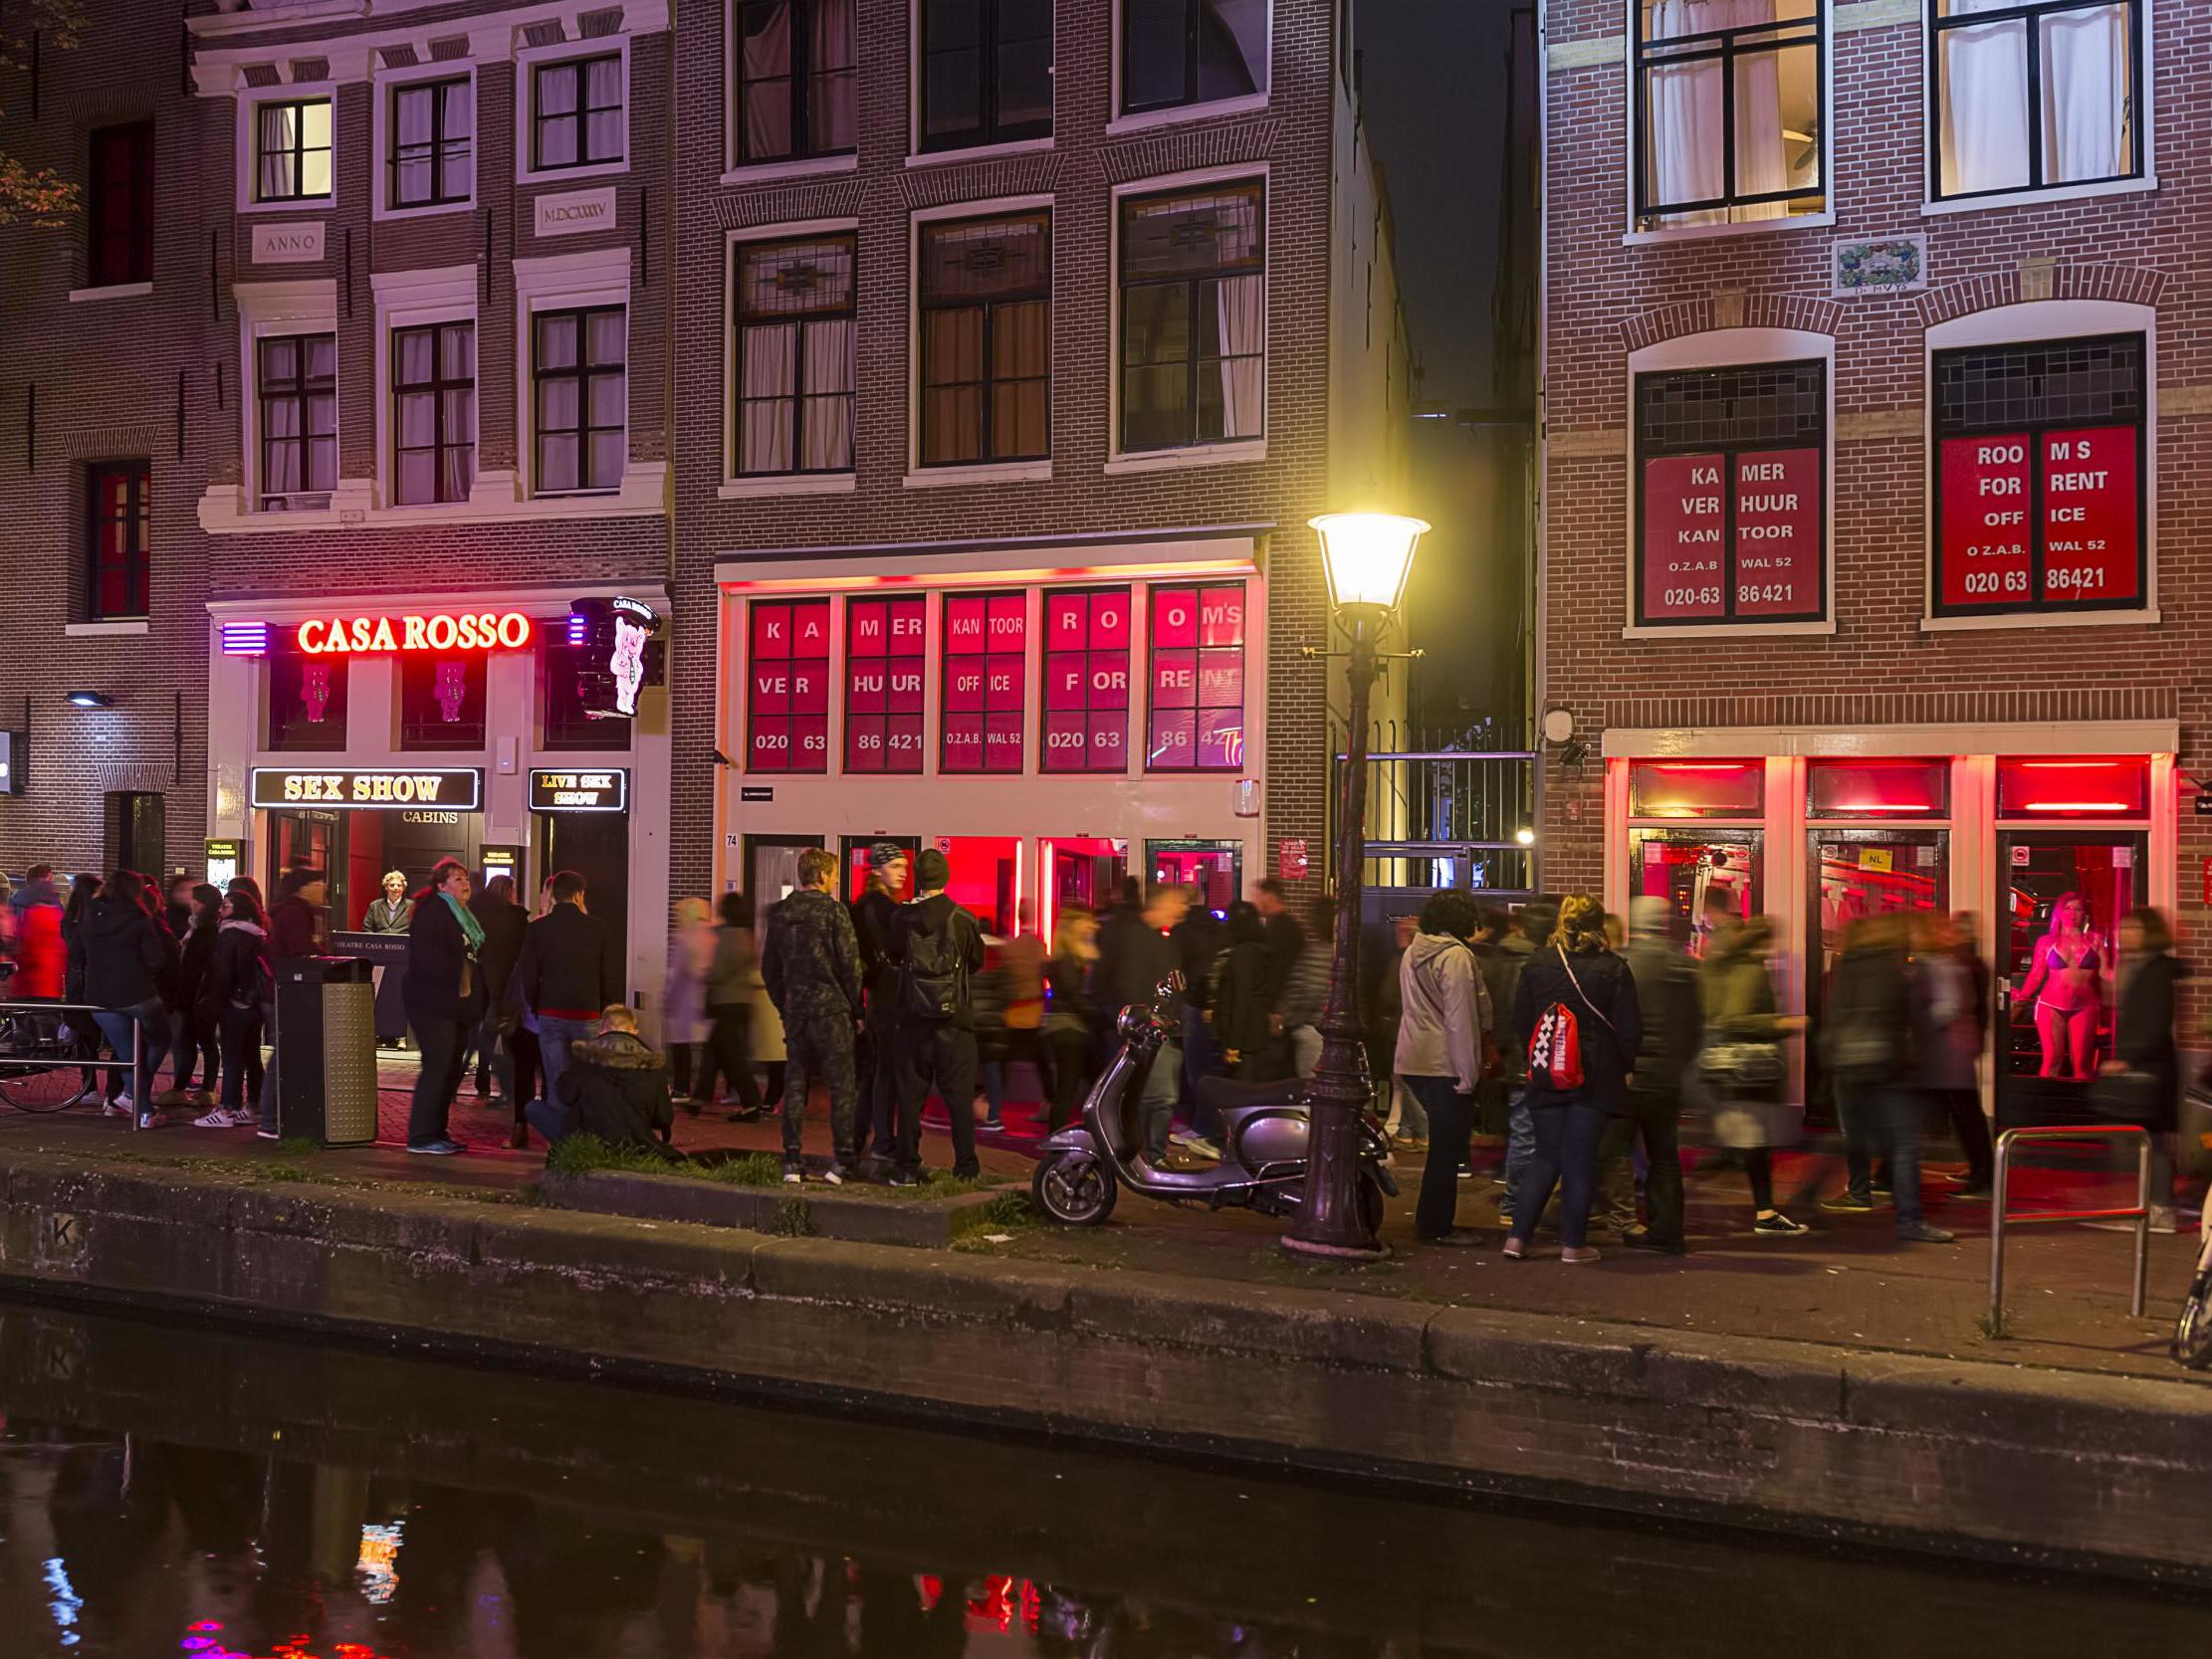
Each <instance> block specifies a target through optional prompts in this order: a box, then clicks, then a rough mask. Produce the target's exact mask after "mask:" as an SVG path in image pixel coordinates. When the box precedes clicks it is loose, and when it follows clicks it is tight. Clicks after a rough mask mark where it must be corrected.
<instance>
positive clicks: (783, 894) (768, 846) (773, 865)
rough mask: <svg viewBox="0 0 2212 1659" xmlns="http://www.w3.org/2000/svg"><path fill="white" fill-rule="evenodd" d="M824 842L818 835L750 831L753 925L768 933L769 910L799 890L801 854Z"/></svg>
mask: <svg viewBox="0 0 2212 1659" xmlns="http://www.w3.org/2000/svg"><path fill="white" fill-rule="evenodd" d="M821 844H822V838H821V837H820V836H818V835H749V836H747V837H746V838H745V892H746V894H747V895H748V896H749V897H750V898H751V899H752V900H753V929H754V932H755V933H757V934H759V935H760V936H761V937H763V938H766V937H767V936H768V927H769V912H770V910H771V909H773V908H774V906H775V905H776V904H778V903H780V902H781V901H782V900H785V899H788V898H789V897H790V896H791V895H792V894H793V893H795V892H797V891H798V855H799V854H801V853H803V852H808V851H810V850H812V849H814V848H817V847H819V846H820V845H821Z"/></svg>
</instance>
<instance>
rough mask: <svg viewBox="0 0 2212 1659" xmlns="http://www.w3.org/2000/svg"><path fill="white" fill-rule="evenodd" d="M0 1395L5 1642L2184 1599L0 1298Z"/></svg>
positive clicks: (2147, 1645)
mask: <svg viewBox="0 0 2212 1659" xmlns="http://www.w3.org/2000/svg"><path fill="white" fill-rule="evenodd" d="M0 1409H4V1410H5V1412H6V1419H5V1434H4V1438H0V1655H5V1656H6V1659H30V1656H45V1655H71V1656H75V1659H149V1656H154V1655H161V1656H168V1655H179V1654H181V1655H187V1656H194V1659H754V1656H761V1659H767V1656H770V1655H774V1656H779V1659H908V1656H913V1659H936V1656H942V1659H954V1656H973V1659H998V1656H1008V1659H1010V1656H1013V1655H1021V1656H1025V1659H1026V1656H1036V1659H1049V1656H1060V1655H1067V1656H1077V1655H1080V1656H1083V1659H1201V1656H1205V1659H1216V1656H1218V1659H1272V1656H1282V1659H1290V1656H1300V1659H1306V1656H1312V1659H1413V1656H1416V1655H1430V1654H1436V1655H1446V1654H1466V1655H1476V1654H1482V1655H1488V1654H1497V1655H1505V1654H1511V1655H1515V1656H1517V1659H1549V1656H1558V1659H1566V1656H1568V1655H1575V1656H1578V1659H1579V1656H1582V1655H1588V1654H1593V1653H1604V1652H1611V1651H1622V1650H1628V1649H1631V1648H1634V1649H1636V1650H1638V1651H1640V1652H1641V1653H1643V1654H1645V1655H1650V1656H1652V1659H1681V1656H1685V1655H1714V1656H1718V1655H1723V1654H1727V1655H1735V1654H1740V1653H1744V1652H1748V1651H1753V1650H1754V1649H1756V1648H1758V1647H1762V1646H1765V1645H1768V1643H1769V1642H1770V1641H1773V1642H1776V1643H1778V1644H1779V1645H1780V1646H1781V1647H1783V1648H1784V1649H1786V1650H1787V1651H1789V1652H1790V1653H1791V1654H1792V1655H1793V1659H1819V1656H1821V1655H1825V1654H1831V1653H1833V1654H1839V1655H1841V1654H1845V1653H1850V1654H1853V1655H1855V1656H1857V1655H1863V1654H1864V1653H1866V1652H1868V1651H1869V1650H1870V1648H1871V1647H1873V1646H1875V1645H1879V1646H1880V1650H1881V1651H1882V1652H1883V1654H1884V1659H1899V1656H1904V1659H1909V1656H1911V1655H1917V1654H1927V1655H1934V1654H1938V1653H1942V1654H1945V1655H1955V1654H1956V1653H1957V1652H1958V1651H1960V1650H1961V1649H1962V1648H1966V1647H1969V1646H1970V1645H1971V1644H1974V1643H1976V1642H1982V1643H1986V1642H1987V1640H1988V1638H1989V1637H1990V1635H1991V1634H1992V1633H1994V1632H1997V1631H2002V1632H2003V1633H2004V1641H2005V1647H2006V1650H2007V1652H2008V1654H2023V1655H2036V1654H2046V1653H2048V1654H2060V1653H2065V1654H2068V1655H2070V1656H2074V1655H2079V1654H2081V1653H2084V1652H2093V1653H2095V1652H2121V1651H2132V1650H2149V1649H2152V1648H2153V1647H2154V1646H2163V1645H2172V1644H2178V1643H2179V1642H2180V1641H2181V1640H2182V1639H2183V1637H2184V1636H2185V1635H2193V1634H2194V1631H2195V1628H2196V1626H2197V1624H2198V1622H2199V1618H2200V1616H2201V1609H2194V1608H2191V1607H2189V1606H2187V1605H2184V1604H2181V1603H2179V1602H2176V1601H2172V1600H2161V1599H2159V1598H2157V1597H2155V1596H2150V1595H2146V1594H2144V1593H2143V1592H2141V1591H2140V1590H2136V1589H2129V1588H2126V1587H2118V1586H2114V1587H2103V1586H2097V1585H2092V1584H2087V1583H2084V1582H2081V1581H2071V1580H2062V1581H2057V1582H2038V1581H2035V1580H2033V1579H2028V1578H2004V1577H2000V1576H1997V1575H1995V1574H1994V1573H1991V1572H1988V1571H1984V1570H1980V1569H1972V1568H1966V1567H1962V1566H1959V1565H1956V1564H1951V1563H1930V1564H1925V1565H1913V1564H1900V1563H1898V1562H1896V1561H1892V1560H1875V1559H1868V1558H1857V1557H1846V1556H1838V1555H1824V1554H1820V1553H1817V1552H1812V1551H1809V1550H1805V1549H1801V1548H1798V1547H1793V1546H1782V1545H1774V1546H1766V1545H1758V1544H1747V1543H1746V1542H1745V1541H1744V1540H1742V1539H1741V1538H1732V1537H1722V1536H1718V1535H1714V1534H1709V1533H1692V1532H1674V1531H1665V1530H1660V1529H1657V1528H1654V1527H1651V1526H1649V1525H1642V1524H1636V1523H1625V1522H1622V1521H1619V1520H1597V1519H1577V1518H1572V1517H1562V1516H1560V1515H1559V1514H1557V1513H1555V1512H1533V1513H1520V1512H1516V1511H1515V1510H1513V1509H1511V1508H1506V1507H1499V1508H1492V1509H1473V1508H1469V1507H1467V1506H1463V1505H1448V1506H1447V1505H1430V1504H1419V1503H1411V1502H1404V1501H1399V1500H1393V1499H1386V1498H1379V1497H1373V1496H1369V1495H1366V1494H1363V1493H1360V1492H1358V1491H1356V1490H1346V1489H1343V1488H1336V1489H1318V1488H1313V1487H1307V1486H1299V1485H1291V1484H1269V1483H1265V1482H1259V1481H1255V1480H1252V1479H1248V1478H1246V1479H1235V1478H1229V1477H1223V1476H1217V1475H1205V1474H1194V1473H1192V1472H1190V1471H1188V1470H1184V1469H1181V1468H1178V1467H1176V1466H1175V1465H1173V1464H1168V1463H1161V1462H1154V1461H1137V1460H1133V1459H1128V1458H1108V1457H1102V1456H1096V1455H1091V1454H1082V1453H1069V1452H1064V1451H1051V1450H1046V1449H1042V1448H1039V1447H1037V1446H1034V1445H1031V1444H999V1443H996V1442H994V1441H992V1440H990V1439H987V1438H972V1437H956V1436H951V1435H943V1434H935V1433H929V1432H923V1431H917V1430H907V1429H893V1428H888V1427H884V1426H880V1425H877V1424H873V1423H869V1422H866V1421H861V1420H857V1419H855V1418H852V1417H838V1416H833V1415H797V1414H777V1413H772V1412H768V1411H763V1410H758V1409H754V1408H750V1407H745V1406H739V1405H733V1404H730V1403H726V1402H717V1401H713V1400H705V1399H699V1398H693V1397H684V1396H667V1395H658V1394H650V1393H644V1392H639V1391H633V1390H628V1389H622V1388H613V1387H603V1386H586V1385H582V1384H573V1383H558V1382H546V1381H540V1380H535V1379H532V1378H528V1377H518V1376H516V1375H512V1374H508V1373H503V1372H491V1371H478V1370H471V1369H465V1368H461V1367H457V1366H450V1365H442V1364H427V1363H421V1362H410V1361H401V1360H395V1359H390V1358H385V1357H381V1356H374V1355H366V1354H363V1353H360V1352H355V1351H347V1350H342V1349H335V1348H317V1347H309V1346H304V1345H301V1346H296V1345H289V1344H279V1343H263V1342H256V1341H248V1340H243V1339H237V1338H229V1337H220V1336H211V1335H208V1334H205V1333H201V1332H192V1331H186V1330H180V1329H177V1328H175V1327H166V1326H157V1325H141V1324H136V1323H132V1322H127V1321H117V1320H109V1319H97V1318H84V1317H80V1316H76V1315H68V1314H61V1313H56V1312H53V1311H48V1310H36V1309H29V1308H21V1307H13V1306H9V1305H6V1304H0ZM1876 1631H1880V1637H1879V1639H1877V1638H1875V1637H1874V1635H1873V1633H1874V1632H1876Z"/></svg>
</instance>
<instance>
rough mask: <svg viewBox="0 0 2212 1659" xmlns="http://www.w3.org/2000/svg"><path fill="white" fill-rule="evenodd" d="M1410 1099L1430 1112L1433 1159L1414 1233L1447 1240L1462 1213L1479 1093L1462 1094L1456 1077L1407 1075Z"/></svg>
mask: <svg viewBox="0 0 2212 1659" xmlns="http://www.w3.org/2000/svg"><path fill="white" fill-rule="evenodd" d="M1399 1081H1400V1082H1401V1083H1403V1084H1405V1086H1406V1094H1407V1096H1408V1103H1409V1105H1411V1103H1412V1102H1414V1101H1418V1102H1420V1103H1421V1104H1420V1106H1419V1107H1418V1108H1416V1110H1419V1111H1425V1112H1427V1114H1428V1115H1429V1162H1428V1163H1427V1165H1426V1166H1424V1167H1423V1169H1422V1171H1421V1197H1420V1198H1419V1200H1417V1201H1416V1203H1415V1205H1414V1231H1415V1232H1416V1233H1417V1234H1419V1235H1420V1236H1421V1237H1423V1238H1441V1237H1443V1236H1444V1235H1445V1234H1446V1233H1448V1232H1450V1231H1451V1226H1452V1222H1453V1221H1454V1219H1456V1217H1457V1215H1458V1212H1459V1165H1460V1164H1462V1163H1464V1162H1466V1160H1467V1137H1468V1136H1469V1135H1471V1134H1472V1133H1473V1132H1474V1097H1473V1096H1472V1095H1462V1094H1460V1093H1459V1080H1458V1079H1457V1078H1455V1077H1405V1078H1400V1079H1399Z"/></svg>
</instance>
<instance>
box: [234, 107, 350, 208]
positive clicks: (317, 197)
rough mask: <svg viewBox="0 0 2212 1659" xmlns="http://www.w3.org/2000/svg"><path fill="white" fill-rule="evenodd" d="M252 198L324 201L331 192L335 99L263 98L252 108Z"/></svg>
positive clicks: (262, 200)
mask: <svg viewBox="0 0 2212 1659" xmlns="http://www.w3.org/2000/svg"><path fill="white" fill-rule="evenodd" d="M253 123H254V128H253V130H254V200H255V201H257V202H310V201H322V200H324V199H326V198H328V197H329V196H330V194H331V100H330V97H329V96H328V95H324V96H321V97H317V98H272V99H264V100H261V101H259V102H257V103H256V104H254V105H253Z"/></svg>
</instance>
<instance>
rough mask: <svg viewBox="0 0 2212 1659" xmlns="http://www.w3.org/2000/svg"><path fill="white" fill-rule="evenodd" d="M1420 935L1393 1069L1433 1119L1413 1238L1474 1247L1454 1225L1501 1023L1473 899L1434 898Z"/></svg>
mask: <svg viewBox="0 0 2212 1659" xmlns="http://www.w3.org/2000/svg"><path fill="white" fill-rule="evenodd" d="M1420 926H1421V931H1420V932H1419V933H1416V934H1415V935H1414V941H1413V943H1411V944H1409V945H1408V946H1407V947H1406V953H1405V955H1404V956H1402V957H1401V958H1399V963H1398V1003H1399V1015H1398V1047H1397V1050H1396V1051H1395V1053H1394V1054H1393V1056H1392V1059H1391V1070H1392V1071H1393V1072H1394V1073H1395V1074H1396V1075H1397V1076H1398V1078H1399V1079H1400V1080H1401V1081H1402V1082H1403V1083H1404V1084H1405V1085H1406V1089H1407V1091H1408V1093H1410V1094H1411V1095H1413V1097H1414V1098H1415V1099H1416V1100H1418V1101H1419V1102H1420V1103H1421V1106H1422V1110H1423V1111H1424V1112H1425V1113H1426V1114H1427V1115H1428V1119H1429V1159H1428V1162H1427V1164H1426V1165H1425V1166H1424V1167H1423V1169H1422V1172H1421V1196H1420V1198H1419V1199H1418V1200H1416V1202H1415V1205H1414V1235H1415V1236H1416V1237H1417V1238H1419V1239H1420V1240H1421V1241H1422V1242H1423V1243H1424V1244H1438V1245H1469V1244H1473V1243H1474V1242H1475V1234H1474V1233H1473V1231H1472V1230H1471V1229H1464V1228H1460V1227H1458V1226H1456V1225H1455V1224H1454V1222H1455V1219H1456V1217H1457V1213H1458V1205H1459V1165H1460V1164H1461V1163H1463V1162H1464V1161H1466V1155H1467V1141H1468V1138H1469V1137H1470V1136H1471V1135H1472V1134H1473V1132H1474V1091H1475V1085H1476V1084H1478V1083H1480V1082H1481V1081H1482V1044H1483V1039H1484V1037H1486V1036H1487V1035H1488V1034H1489V1032H1490V1031H1491V1029H1492V1027H1493V1026H1494V1024H1495V1019H1494V1016H1493V1013H1492V1010H1491V1008H1490V993H1489V990H1488V988H1487V987H1486V986H1485V985H1484V984H1483V982H1482V974H1481V972H1480V970H1479V969H1478V968H1477V966H1476V964H1475V958H1474V951H1473V949H1472V947H1471V946H1470V945H1469V943H1468V941H1469V940H1470V939H1471V938H1472V937H1473V936H1474V933H1475V932H1476V929H1477V927H1478V926H1479V924H1478V921H1477V919H1476V915H1475V906H1474V900H1473V898H1472V897H1471V896H1470V895H1468V894H1465V893H1461V892H1456V891H1452V892H1444V893H1438V894H1437V895H1435V896H1434V897H1433V898H1431V899H1430V901H1429V902H1428V903H1427V904H1426V905H1424V906H1422V908H1421V924H1420Z"/></svg>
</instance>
